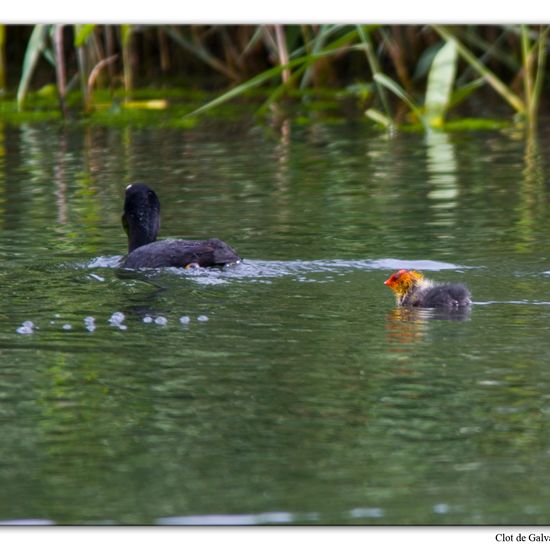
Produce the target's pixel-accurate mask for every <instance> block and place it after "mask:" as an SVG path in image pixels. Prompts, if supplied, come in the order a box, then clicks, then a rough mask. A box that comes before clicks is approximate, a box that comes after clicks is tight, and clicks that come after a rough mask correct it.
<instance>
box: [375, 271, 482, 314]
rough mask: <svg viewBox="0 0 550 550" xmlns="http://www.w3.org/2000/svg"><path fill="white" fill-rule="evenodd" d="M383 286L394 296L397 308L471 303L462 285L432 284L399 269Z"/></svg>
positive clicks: (415, 273)
mask: <svg viewBox="0 0 550 550" xmlns="http://www.w3.org/2000/svg"><path fill="white" fill-rule="evenodd" d="M384 284H385V285H386V286H389V287H390V290H391V291H392V292H393V293H394V294H395V297H396V298H397V305H398V306H409V307H410V306H412V307H438V308H454V307H463V306H468V305H470V304H471V303H472V301H471V297H470V291H469V290H468V289H467V288H466V287H465V286H464V285H461V284H454V283H453V284H451V283H434V282H433V281H430V280H429V279H425V278H424V275H422V273H418V272H417V271H412V270H407V269H400V270H399V271H397V272H396V273H394V274H393V275H392V276H391V277H390V278H389V279H388V280H386V281H384Z"/></svg>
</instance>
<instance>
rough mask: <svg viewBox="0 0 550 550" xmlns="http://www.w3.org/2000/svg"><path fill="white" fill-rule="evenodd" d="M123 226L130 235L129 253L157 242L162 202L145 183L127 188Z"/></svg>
mask: <svg viewBox="0 0 550 550" xmlns="http://www.w3.org/2000/svg"><path fill="white" fill-rule="evenodd" d="M122 226H123V227H124V230H125V231H126V234H127V235H128V252H132V250H135V249H136V248H138V247H140V246H143V245H145V244H149V243H152V242H155V241H156V240H157V234H158V232H159V229H160V201H159V199H158V197H157V194H156V193H155V192H154V191H153V190H152V189H151V188H150V187H148V186H147V185H144V184H143V183H132V184H130V185H128V187H126V196H125V198H124V212H123V214H122Z"/></svg>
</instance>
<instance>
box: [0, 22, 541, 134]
mask: <svg viewBox="0 0 550 550" xmlns="http://www.w3.org/2000/svg"><path fill="white" fill-rule="evenodd" d="M549 32H550V26H547V25H546V26H545V25H525V24H523V25H492V26H472V25H462V26H452V27H448V26H443V25H424V26H420V25H409V26H404V25H401V26H399V25H393V26H392V25H341V24H324V25H213V26H211V25H187V26H177V25H129V24H121V25H99V24H78V25H53V24H37V25H34V26H33V27H24V26H5V25H4V26H1V28H0V89H2V90H3V91H4V96H5V97H6V98H8V99H9V94H8V93H6V91H9V89H10V84H11V85H13V84H15V83H10V82H6V80H7V78H6V75H7V74H10V72H8V71H7V61H6V56H5V52H6V48H7V45H8V44H11V43H12V42H14V43H18V44H19V43H21V41H22V40H26V45H25V47H24V48H20V49H22V50H23V53H20V54H18V55H16V56H10V61H9V64H10V68H12V71H11V73H13V74H15V73H17V74H18V75H20V76H19V80H18V82H17V83H16V84H17V85H16V88H17V93H16V100H17V107H18V110H19V111H20V112H21V111H24V110H29V111H32V110H35V106H34V105H33V101H32V94H31V85H32V84H33V83H34V84H35V85H36V84H37V83H38V82H39V81H40V87H41V89H43V88H44V86H45V85H46V84H48V85H52V86H53V92H55V94H54V96H55V102H56V106H55V109H53V110H55V111H56V112H58V113H60V114H61V115H62V116H63V118H65V119H67V118H70V117H72V116H74V114H75V113H80V114H86V115H87V116H92V117H93V116H94V115H95V114H96V113H98V117H99V118H102V119H103V120H104V121H107V119H108V118H109V117H112V119H113V120H116V119H117V118H120V119H121V122H122V123H125V122H126V121H129V120H130V119H131V118H132V116H133V115H132V114H131V111H133V110H139V111H153V115H152V116H151V117H150V118H151V119H153V118H155V117H156V118H157V119H158V120H160V121H162V120H163V113H162V111H165V110H168V109H169V108H170V105H169V93H170V91H169V90H168V89H167V90H166V95H163V90H164V89H165V84H166V81H167V79H168V80H170V82H172V83H173V82H174V81H176V80H177V81H178V83H177V85H176V87H177V88H178V89H179V92H180V95H182V96H183V95H186V94H188V93H190V92H192V91H194V90H196V89H197V87H198V88H200V89H203V90H205V91H207V92H208V94H209V96H208V97H205V98H203V99H202V101H200V102H199V103H196V102H190V103H188V104H187V105H185V108H182V109H181V110H180V112H178V113H177V115H176V116H175V117H174V113H173V112H172V113H170V114H171V116H170V118H171V119H174V118H176V119H177V122H175V121H174V122H172V124H173V125H177V124H181V125H182V126H186V125H193V124H194V123H195V121H196V120H197V119H198V118H199V117H203V116H205V115H206V114H207V113H209V112H211V111H212V110H214V109H218V108H220V106H222V105H225V104H229V103H233V102H235V101H236V100H237V99H239V100H242V99H243V98H250V97H252V96H255V99H256V102H254V104H253V105H252V111H253V112H254V113H255V114H256V116H259V117H267V116H269V117H273V115H274V113H278V114H277V116H283V117H286V118H288V117H291V118H292V117H296V118H300V117H305V118H302V120H307V118H308V115H307V110H311V111H312V112H315V110H316V105H315V102H314V101H311V96H312V92H313V93H317V92H319V91H320V90H326V89H330V90H331V92H332V95H333V98H339V99H340V100H343V98H345V99H346V100H347V101H348V103H349V102H350V100H351V101H352V102H353V103H354V111H353V112H354V116H364V115H366V118H367V120H368V121H371V122H373V123H374V124H376V125H380V126H383V127H386V128H388V129H395V128H404V127H407V126H410V127H413V128H414V127H421V128H423V129H425V130H430V129H433V128H436V129H437V128H443V127H445V128H447V125H448V124H451V125H453V124H454V125H455V127H456V123H457V122H460V121H462V120H463V116H462V113H461V111H460V109H459V107H460V106H461V105H463V104H464V103H465V102H467V101H468V100H469V99H470V98H471V97H473V96H474V95H479V94H482V93H484V92H485V91H486V90H488V89H491V90H492V91H494V92H495V93H496V95H493V96H491V105H490V106H489V105H487V102H485V101H482V102H478V103H477V104H478V105H479V104H481V105H482V106H483V109H484V112H479V113H476V114H477V117H476V118H483V117H486V116H487V114H491V113H492V112H495V111H496V110H497V109H498V108H500V105H499V104H498V100H499V98H500V99H501V100H502V101H503V102H504V104H505V105H507V106H508V107H509V108H511V109H512V114H516V115H518V116H519V117H520V119H521V120H522V121H525V122H526V123H527V124H528V125H529V126H530V127H533V126H535V125H536V122H537V118H538V113H539V106H540V97H541V93H542V90H543V85H544V76H545V72H546V47H547V41H548V34H549ZM44 62H46V63H47V66H45V65H44ZM52 69H53V70H52ZM182 74H185V75H186V76H188V78H186V80H185V81H181V75H182ZM48 75H50V76H48ZM48 79H49V81H48ZM144 82H147V89H148V90H149V91H150V93H151V95H150V96H149V97H141V100H140V99H138V95H139V90H140V89H141V90H143V88H142V86H143V83H144ZM140 87H141V88H140ZM172 89H173V86H172ZM343 91H344V92H345V93H343ZM153 98H154V99H155V101H153ZM258 102H259V104H258ZM289 105H290V107H289ZM296 105H299V109H298V111H299V112H296V109H295V108H294V107H295V106H296ZM304 110H305V111H306V114H304ZM348 110H349V109H348ZM478 110H479V107H478ZM344 111H345V109H344V108H343V107H342V109H341V112H342V113H343V112H344ZM121 113H124V116H122V117H121V116H120V115H121ZM3 114H4V113H2V115H3ZM340 116H343V115H342V114H341V115H340ZM469 118H470V119H471V118H472V117H471V115H470V116H469ZM12 119H13V117H12ZM462 125H463V126H467V127H471V128H475V127H476V124H473V126H469V125H468V123H466V122H462ZM477 125H478V124H477Z"/></svg>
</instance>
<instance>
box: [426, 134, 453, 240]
mask: <svg viewBox="0 0 550 550" xmlns="http://www.w3.org/2000/svg"><path fill="white" fill-rule="evenodd" d="M426 149H427V156H428V158H427V162H426V168H427V170H428V181H429V183H430V185H431V189H430V191H429V192H428V194H427V196H428V199H430V201H431V204H430V206H431V208H432V209H433V212H434V221H433V224H434V225H437V226H453V225H454V224H455V223H456V213H455V208H456V206H457V198H458V194H459V189H458V184H457V178H456V174H457V161H456V153H455V147H454V144H453V143H452V142H451V140H450V137H449V134H446V133H444V132H437V131H431V132H427V133H426ZM443 236H444V235H440V237H443Z"/></svg>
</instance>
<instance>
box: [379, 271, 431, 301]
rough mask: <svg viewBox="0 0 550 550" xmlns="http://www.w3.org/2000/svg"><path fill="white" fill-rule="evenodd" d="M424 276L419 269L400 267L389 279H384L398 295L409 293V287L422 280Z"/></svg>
mask: <svg viewBox="0 0 550 550" xmlns="http://www.w3.org/2000/svg"><path fill="white" fill-rule="evenodd" d="M423 278H424V276H423V275H422V273H418V271H412V270H408V269H400V270H399V271H397V272H396V273H394V274H393V275H392V276H391V277H390V278H389V279H387V280H386V281H384V284H385V285H386V286H389V287H390V290H391V291H392V292H394V293H395V294H396V295H397V296H398V297H401V296H404V295H405V294H407V292H408V291H409V289H410V288H411V287H412V286H413V285H414V284H416V283H419V282H420V281H422V279H423Z"/></svg>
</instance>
